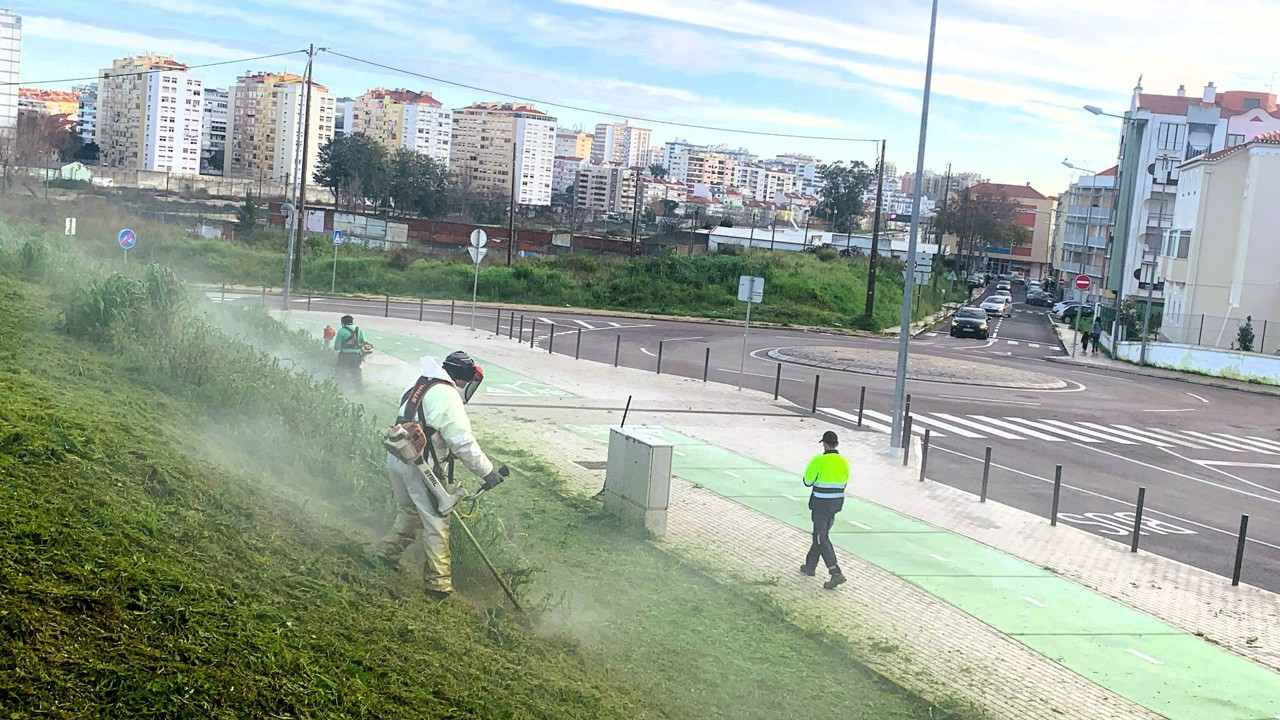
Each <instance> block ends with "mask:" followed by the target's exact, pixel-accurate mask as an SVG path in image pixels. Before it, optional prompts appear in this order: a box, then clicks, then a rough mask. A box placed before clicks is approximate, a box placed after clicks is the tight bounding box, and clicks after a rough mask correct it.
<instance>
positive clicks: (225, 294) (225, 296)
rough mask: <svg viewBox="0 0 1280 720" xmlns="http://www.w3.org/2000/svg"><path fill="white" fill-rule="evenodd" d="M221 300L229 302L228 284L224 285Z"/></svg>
mask: <svg viewBox="0 0 1280 720" xmlns="http://www.w3.org/2000/svg"><path fill="white" fill-rule="evenodd" d="M219 300H220V301H221V302H226V301H227V284H226V283H222V297H220V298H219Z"/></svg>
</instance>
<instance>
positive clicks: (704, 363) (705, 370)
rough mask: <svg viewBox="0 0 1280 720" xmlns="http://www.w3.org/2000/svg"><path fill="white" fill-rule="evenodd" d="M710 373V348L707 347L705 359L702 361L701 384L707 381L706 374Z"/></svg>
mask: <svg viewBox="0 0 1280 720" xmlns="http://www.w3.org/2000/svg"><path fill="white" fill-rule="evenodd" d="M710 371H711V346H710V345H708V346H707V358H706V359H705V360H703V361H702V382H706V381H707V373H708V372H710Z"/></svg>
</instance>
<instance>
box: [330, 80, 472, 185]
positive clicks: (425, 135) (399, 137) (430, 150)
mask: <svg viewBox="0 0 1280 720" xmlns="http://www.w3.org/2000/svg"><path fill="white" fill-rule="evenodd" d="M347 131H348V132H350V133H364V134H365V135H368V136H369V137H371V138H373V139H375V140H377V141H378V142H380V143H382V144H383V145H385V146H387V147H388V148H391V149H394V148H398V147H406V148H409V149H410V150H416V151H418V152H420V153H422V154H423V155H429V156H431V157H433V158H435V159H436V160H439V161H440V162H442V163H444V164H445V165H446V166H447V165H448V164H449V149H450V145H451V142H452V137H453V112H452V111H450V110H447V109H445V108H444V107H443V106H442V105H441V104H440V101H439V100H436V99H435V98H433V97H431V93H427V92H415V91H413V90H405V89H404V88H397V89H395V90H388V89H386V88H373V89H372V90H370V91H368V92H366V93H365V94H363V95H361V96H360V97H358V98H356V99H355V102H354V103H353V105H352V111H351V127H350V128H348V130H347Z"/></svg>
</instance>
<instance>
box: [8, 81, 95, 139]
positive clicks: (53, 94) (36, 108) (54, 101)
mask: <svg viewBox="0 0 1280 720" xmlns="http://www.w3.org/2000/svg"><path fill="white" fill-rule="evenodd" d="M18 110H19V111H20V112H21V111H29V112H35V113H39V114H41V115H49V116H52V117H61V118H62V119H63V127H64V128H65V129H66V130H68V131H70V130H74V129H75V128H76V125H77V124H78V122H79V115H80V96H79V94H77V93H76V92H74V91H67V90H46V89H44V88H24V87H20V88H18Z"/></svg>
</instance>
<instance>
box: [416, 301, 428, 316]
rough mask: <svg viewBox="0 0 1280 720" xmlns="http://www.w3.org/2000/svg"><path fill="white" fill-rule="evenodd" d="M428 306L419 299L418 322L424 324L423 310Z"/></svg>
mask: <svg viewBox="0 0 1280 720" xmlns="http://www.w3.org/2000/svg"><path fill="white" fill-rule="evenodd" d="M426 304H427V303H426V301H425V300H423V299H422V298H418V322H422V308H423V306H424V305H426Z"/></svg>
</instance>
